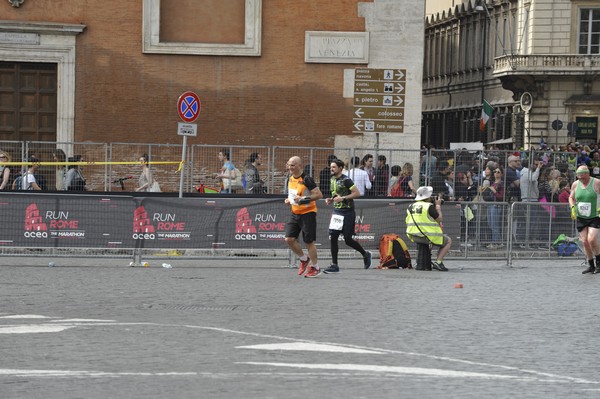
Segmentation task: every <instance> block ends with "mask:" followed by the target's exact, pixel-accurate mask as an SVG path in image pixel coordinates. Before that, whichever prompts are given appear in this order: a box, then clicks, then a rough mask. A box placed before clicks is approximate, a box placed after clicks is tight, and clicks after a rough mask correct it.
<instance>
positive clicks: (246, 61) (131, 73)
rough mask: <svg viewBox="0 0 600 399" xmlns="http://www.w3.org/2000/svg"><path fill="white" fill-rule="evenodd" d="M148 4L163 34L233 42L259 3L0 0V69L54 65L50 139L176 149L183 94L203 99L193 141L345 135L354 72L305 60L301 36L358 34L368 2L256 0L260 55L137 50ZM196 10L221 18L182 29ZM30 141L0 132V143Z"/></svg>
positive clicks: (317, 140) (293, 141)
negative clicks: (347, 76) (247, 11)
mask: <svg viewBox="0 0 600 399" xmlns="http://www.w3.org/2000/svg"><path fill="white" fill-rule="evenodd" d="M150 3H154V5H156V4H160V13H161V19H160V23H161V27H160V34H161V36H164V37H166V38H172V40H182V41H185V40H190V41H193V40H194V38H195V37H197V38H198V41H199V42H203V41H204V42H219V41H221V42H225V43H229V44H234V45H235V44H236V43H237V42H240V41H243V36H244V29H243V28H244V27H243V26H242V25H243V24H244V23H245V22H244V11H243V8H244V6H247V5H248V4H252V5H256V2H255V1H254V0H252V1H250V0H246V1H244V0H227V1H225V2H223V1H222V0H219V1H214V0H201V1H197V2H192V1H174V0H161V1H157V0H145V1H120V2H96V1H75V2H74V1H70V0H53V1H40V0H36V1H33V0H25V1H24V2H23V3H22V4H20V6H19V7H16V6H14V5H11V3H10V2H7V1H4V2H2V3H0V12H1V14H2V19H3V21H1V23H0V64H2V63H4V64H6V63H14V62H16V63H25V62H33V63H36V62H40V61H41V62H46V63H53V62H57V63H58V68H57V72H56V74H57V83H56V88H55V90H56V91H57V100H56V104H57V106H56V108H57V110H56V112H57V117H56V122H57V124H56V137H57V140H59V141H78V142H81V141H94V142H160V143H179V142H180V137H179V136H177V122H179V121H180V120H179V117H178V115H177V110H176V104H177V99H178V97H179V95H180V94H181V93H183V92H184V91H187V90H191V91H194V92H196V93H198V95H199V96H200V98H201V100H202V112H201V115H200V117H199V119H198V121H197V122H198V137H196V138H190V143H207V144H219V143H231V144H249V145H262V144H270V145H298V144H300V143H307V144H310V145H312V146H333V145H334V141H335V136H336V135H340V134H350V133H351V130H352V114H353V101H352V98H344V95H343V86H344V70H345V69H348V68H354V67H355V66H357V65H353V64H342V63H306V62H305V61H304V52H305V32H306V31H347V32H362V31H364V30H365V19H364V18H363V17H360V16H359V6H358V5H359V3H368V1H367V2H365V1H364V0H363V1H359V0H336V1H327V2H323V1H317V0H310V1H302V2H289V1H284V0H269V1H264V2H258V6H260V16H261V21H258V23H259V24H260V25H259V29H260V30H259V31H258V32H259V34H260V35H261V36H262V37H259V38H258V39H260V48H259V51H260V54H259V55H256V56H253V55H250V56H244V55H243V56H235V55H186V54H175V53H171V54H159V53H150V52H147V53H145V52H143V44H144V43H143V41H144V38H145V36H144V31H143V30H144V22H145V21H144V18H145V16H144V7H145V6H146V7H147V6H148V5H149V4H150ZM225 3H226V4H225ZM224 5H226V7H229V9H231V10H232V12H231V14H230V16H231V18H227V15H228V14H227V12H226V10H227V8H225V9H224ZM240 7H241V8H240ZM172 8H177V10H175V11H172ZM200 13H204V14H203V15H212V14H214V15H219V16H220V19H218V20H217V21H216V23H214V24H211V25H209V22H210V21H211V19H210V18H208V19H207V18H206V17H204V19H202V18H198V20H199V21H200V22H199V23H193V22H192V23H190V21H195V19H194V18H191V17H190V16H193V15H198V14H200ZM166 18H171V19H170V20H169V19H166ZM182 18H183V19H185V18H189V19H185V21H184V20H182ZM173 19H176V20H175V21H174V20H173ZM182 21H184V22H185V23H184V22H182ZM179 24H180V25H181V26H182V32H183V33H182V32H178V25H179ZM246 24H247V22H246ZM208 26H210V28H208ZM245 28H246V29H247V28H248V27H247V26H246V27H245ZM207 29H208V30H209V32H208V33H207V32H206V30H207ZM218 29H222V30H221V31H220V32H221V33H222V34H218V33H219V32H217V33H215V30H218ZM8 33H11V34H13V33H14V34H15V35H16V36H14V35H13V36H10V35H8V36H7V34H8ZM246 33H247V32H246ZM32 35H33V36H32ZM35 35H38V36H37V40H38V41H37V42H36V36H35ZM255 39H256V38H255ZM46 46H49V48H50V50H49V51H47V50H46V49H44V47H46ZM56 49H59V50H57V51H56V54H55V55H54V51H55V50H56ZM48 52H53V55H52V56H48V55H47V53H48ZM56 60H57V61H56ZM70 80H72V82H73V83H70V82H69V81H70ZM50 86H51V85H50ZM4 89H6V88H4ZM50 89H52V88H50ZM5 92H6V90H5ZM71 102H72V104H70V103H71ZM71 105H72V110H73V111H72V112H71V111H70V110H69V108H70V107H71ZM5 106H6V104H5ZM5 110H6V109H5ZM6 115H7V114H6V113H5V116H4V122H5V123H4V124H5V126H4V127H6V125H7V123H6V122H7V118H8V116H6ZM44 137H46V136H44ZM31 138H35V136H32V137H30V136H26V135H25V136H19V135H18V134H17V135H12V136H11V135H10V134H9V131H7V130H6V129H4V130H3V131H2V138H1V139H3V140H7V139H16V140H22V139H31Z"/></svg>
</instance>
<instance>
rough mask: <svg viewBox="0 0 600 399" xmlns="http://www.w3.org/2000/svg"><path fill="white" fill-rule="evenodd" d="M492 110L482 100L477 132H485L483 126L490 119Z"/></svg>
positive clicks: (488, 104)
mask: <svg viewBox="0 0 600 399" xmlns="http://www.w3.org/2000/svg"><path fill="white" fill-rule="evenodd" d="M492 112H494V109H493V108H492V106H491V105H490V103H488V102H487V101H485V100H483V109H482V110H481V120H480V121H479V131H481V132H483V131H485V125H486V124H487V122H488V121H489V120H490V118H491V117H492Z"/></svg>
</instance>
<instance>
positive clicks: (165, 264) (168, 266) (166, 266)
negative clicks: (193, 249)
mask: <svg viewBox="0 0 600 399" xmlns="http://www.w3.org/2000/svg"><path fill="white" fill-rule="evenodd" d="M162 267H164V268H165V269H172V268H173V266H171V264H170V263H163V264H162Z"/></svg>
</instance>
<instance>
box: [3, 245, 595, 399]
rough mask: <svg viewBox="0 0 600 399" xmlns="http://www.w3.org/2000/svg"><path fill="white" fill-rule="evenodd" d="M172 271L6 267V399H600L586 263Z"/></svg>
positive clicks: (79, 264)
mask: <svg viewBox="0 0 600 399" xmlns="http://www.w3.org/2000/svg"><path fill="white" fill-rule="evenodd" d="M49 261H54V262H55V263H56V266H55V267H48V262H49ZM168 262H169V263H170V264H171V265H172V266H173V268H172V269H167V268H163V267H161V265H160V263H162V261H157V262H155V263H156V264H152V263H151V264H150V267H148V268H144V267H134V268H132V267H128V266H127V265H126V263H128V261H126V260H122V259H121V260H119V259H100V258H87V259H72V258H57V259H50V260H48V259H42V258H7V257H2V258H0V263H1V265H2V267H0V298H1V301H2V302H1V303H2V307H1V308H0V355H1V356H0V397H1V398H3V399H9V398H19V399H21V398H44V399H52V398H60V399H64V398H103V399H105V398H145V399H148V398H308V397H314V398H400V397H402V398H461V399H462V398H478V399H479V398H598V397H600V373H599V372H600V368H599V365H600V363H599V361H598V350H597V347H596V346H595V342H596V340H597V338H596V336H597V333H598V326H599V325H600V323H599V318H598V313H599V312H598V310H597V307H596V304H597V303H598V299H599V298H598V297H599V295H600V289H599V287H600V275H595V276H593V275H592V276H590V275H582V274H581V271H582V270H583V269H584V266H583V265H582V264H581V259H569V258H566V259H565V260H563V259H561V260H550V261H543V262H540V261H526V260H518V261H516V262H515V263H514V264H513V267H512V268H507V267H506V264H505V261H502V260H501V261H485V262H477V261H464V262H461V261H449V262H447V266H448V267H449V268H450V271H449V272H447V273H441V272H435V271H434V272H425V271H416V270H400V271H398V270H376V269H375V270H373V269H371V270H363V269H362V268H360V260H343V262H342V264H341V268H342V271H341V273H339V274H337V275H322V276H320V277H319V278H317V279H306V278H302V277H299V276H297V275H296V273H295V270H293V269H290V268H287V267H281V266H282V264H283V263H287V262H281V261H276V260H268V261H264V260H238V259H232V260H210V261H208V260H202V261H190V260H177V259H176V260H171V261H168ZM345 266H351V267H345ZM458 283H461V284H463V288H455V286H456V284H458Z"/></svg>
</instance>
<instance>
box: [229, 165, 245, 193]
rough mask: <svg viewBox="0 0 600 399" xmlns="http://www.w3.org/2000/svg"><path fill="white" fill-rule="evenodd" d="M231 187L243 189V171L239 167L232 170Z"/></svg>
mask: <svg viewBox="0 0 600 399" xmlns="http://www.w3.org/2000/svg"><path fill="white" fill-rule="evenodd" d="M230 176H231V187H230V188H231V189H232V190H243V189H244V183H243V182H242V172H240V170H239V169H238V168H234V169H232V170H231V173H230Z"/></svg>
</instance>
